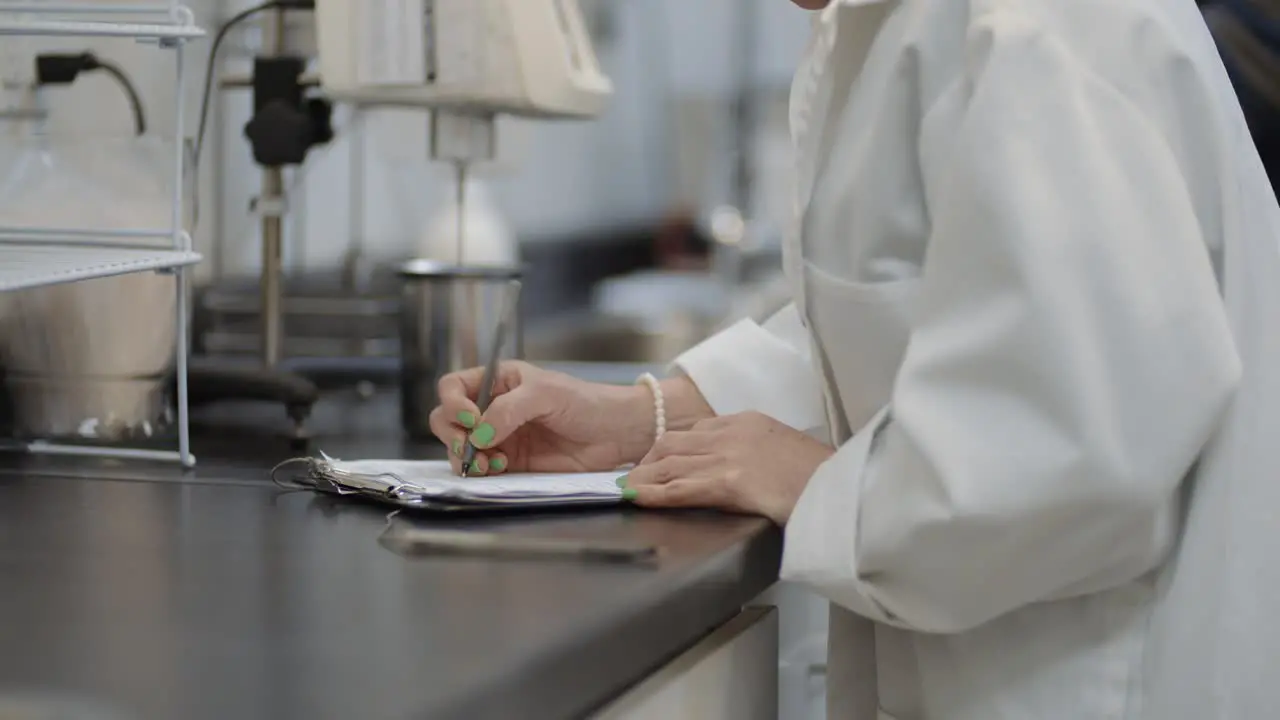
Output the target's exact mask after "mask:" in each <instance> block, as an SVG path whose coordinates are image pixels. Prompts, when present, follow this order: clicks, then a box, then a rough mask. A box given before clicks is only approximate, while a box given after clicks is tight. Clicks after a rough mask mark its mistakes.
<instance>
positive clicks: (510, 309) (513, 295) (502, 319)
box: [462, 280, 520, 477]
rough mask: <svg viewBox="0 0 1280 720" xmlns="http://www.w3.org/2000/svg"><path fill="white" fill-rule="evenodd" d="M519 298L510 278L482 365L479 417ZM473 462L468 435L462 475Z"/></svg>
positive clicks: (473, 451) (495, 376)
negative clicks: (487, 358)
mask: <svg viewBox="0 0 1280 720" xmlns="http://www.w3.org/2000/svg"><path fill="white" fill-rule="evenodd" d="M519 298H520V281H519V280H512V281H511V282H510V283H508V284H507V288H506V293H505V295H504V297H503V303H502V310H501V314H500V315H499V316H498V327H497V328H496V329H495V330H494V331H493V335H494V337H493V344H492V345H490V346H489V362H488V363H487V364H486V365H485V366H484V379H483V380H481V381H480V397H479V398H477V399H476V406H477V407H478V408H479V409H480V416H481V417H483V416H484V413H485V411H487V410H488V409H489V403H490V402H492V401H493V384H494V382H495V381H497V379H498V363H499V362H500V361H501V359H502V348H503V346H504V345H506V344H507V333H508V332H510V326H511V324H512V323H513V322H515V315H516V303H517V301H518V300H519ZM475 462H476V446H475V445H474V444H472V442H471V436H470V435H468V436H467V440H466V447H465V448H464V449H463V451H462V476H463V477H466V476H467V475H468V474H470V472H471V466H472V465H475Z"/></svg>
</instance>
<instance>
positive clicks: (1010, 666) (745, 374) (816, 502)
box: [677, 0, 1280, 720]
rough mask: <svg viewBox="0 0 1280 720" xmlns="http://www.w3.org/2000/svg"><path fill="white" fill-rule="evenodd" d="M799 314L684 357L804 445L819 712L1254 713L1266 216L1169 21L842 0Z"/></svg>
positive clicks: (811, 156)
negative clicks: (818, 641)
mask: <svg viewBox="0 0 1280 720" xmlns="http://www.w3.org/2000/svg"><path fill="white" fill-rule="evenodd" d="M792 124H793V131H794V132H793V134H794V139H795V141H796V144H797V149H798V157H799V167H798V183H797V193H796V196H797V197H796V200H797V211H796V215H797V223H796V228H795V232H794V233H793V234H792V238H791V239H790V240H789V241H788V247H787V253H786V265H787V271H788V274H789V277H790V279H791V281H792V283H793V289H794V298H795V303H794V304H793V305H791V306H789V307H788V308H787V309H785V310H784V311H783V312H781V313H780V314H779V315H777V316H775V317H774V318H772V319H771V320H769V321H768V322H766V323H765V324H764V325H763V326H761V325H756V324H754V323H751V322H743V323H739V324H737V325H735V326H732V327H730V328H729V329H727V330H726V331H724V332H723V333H721V334H719V335H717V336H715V337H713V338H712V339H710V340H708V341H707V342H705V343H703V344H702V345H699V346H698V347H696V348H694V349H692V350H691V351H689V352H688V353H687V354H685V355H683V356H682V357H681V358H679V359H678V360H677V365H678V367H679V368H680V369H681V370H683V372H685V373H686V374H687V375H689V377H691V378H692V379H693V380H694V382H695V383H696V384H697V385H698V386H699V388H700V389H701V390H702V392H703V394H704V395H705V396H706V398H707V400H708V401H709V402H710V404H711V405H712V407H713V408H715V410H716V411H717V412H718V413H720V414H729V413H734V412H739V411H745V410H759V411H762V412H765V413H767V414H769V415H772V416H774V417H776V418H778V419H780V420H782V421H784V422H786V423H788V424H790V425H791V426H793V427H796V428H799V429H803V430H806V431H811V432H826V433H829V435H830V437H831V438H832V439H833V440H834V442H835V444H836V445H837V446H838V448H839V450H838V452H837V453H836V454H835V456H834V457H833V458H832V459H831V460H830V461H829V462H827V463H826V464H824V465H823V466H822V467H820V468H819V469H818V471H817V472H816V474H814V475H813V477H812V478H811V479H810V481H809V484H808V486H807V489H806V490H805V492H804V494H803V496H802V497H801V498H800V501H799V504H798V506H797V507H796V508H795V512H794V514H793V516H792V518H791V521H790V523H789V524H788V526H787V528H786V547H785V553H784V560H783V567H782V574H783V577H784V579H787V580H792V581H796V582H799V583H803V584H804V585H807V586H809V587H811V588H813V589H815V590H816V591H817V592H819V593H821V594H822V595H824V596H825V597H827V598H828V599H829V600H831V602H832V603H833V612H832V618H831V620H832V624H831V638H830V650H829V653H830V658H829V673H830V674H829V676H828V687H829V696H828V701H829V716H830V717H831V718H833V720H846V719H853V720H870V719H871V718H876V717H879V718H881V719H882V720H883V719H885V718H893V719H895V720H918V719H929V720H934V719H938V718H944V719H946V720H1095V719H1102V718H1107V719H1120V718H1124V719H1136V718H1141V719H1145V720H1183V719H1185V720H1236V719H1239V720H1255V719H1257V718H1264V717H1275V715H1276V713H1277V712H1280V711H1278V710H1277V708H1280V683H1278V682H1277V681H1276V678H1275V677H1274V673H1275V670H1276V668H1280V618H1277V617H1276V612H1277V608H1280V561H1276V560H1275V556H1276V555H1277V554H1278V553H1280V470H1278V469H1277V468H1278V467H1280V462H1278V461H1280V451H1277V450H1276V449H1275V448H1276V447H1277V446H1280V417H1278V416H1277V413H1278V412H1280V328H1278V327H1277V326H1278V325H1280V244H1278V242H1277V241H1278V240H1280V210H1278V209H1277V206H1276V202H1275V199H1274V197H1273V195H1272V192H1271V190H1270V187H1269V185H1268V183H1267V178H1266V175H1265V173H1264V172H1263V169H1262V166H1261V163H1260V162H1259V160H1258V157H1257V153H1256V152H1255V150H1254V149H1253V145H1252V143H1251V141H1250V139H1249V136H1248V133H1247V129H1246V126H1245V122H1244V119H1243V117H1242V115H1241V112H1240V111H1239V108H1238V105H1237V104H1236V101H1235V99H1234V94H1233V92H1232V90H1231V87H1230V85H1229V83H1228V80H1227V77H1226V75H1225V73H1224V71H1223V69H1222V67H1221V65H1220V63H1219V60H1218V56H1217V53H1216V51H1215V48H1214V45H1213V42H1212V40H1211V39H1210V37H1209V35H1208V33H1207V32H1206V30H1205V28H1204V26H1203V22H1202V20H1201V18H1200V16H1199V13H1198V11H1197V9H1196V7H1195V5H1194V4H1193V2H1191V0H1072V1H1071V2H1063V0H898V1H897V2H893V1H891V0H887V1H885V2H876V1H875V0H864V1H862V2H856V1H852V0H837V2H836V4H835V5H833V6H831V7H828V8H827V10H826V11H824V12H822V13H821V14H820V16H819V17H818V19H817V20H816V22H815V31H814V39H813V42H812V45H811V48H810V52H809V53H808V57H807V58H806V60H805V63H804V65H803V67H802V68H801V70H800V72H799V74H798V76H797V79H796V84H795V86H794V88H793V99H792Z"/></svg>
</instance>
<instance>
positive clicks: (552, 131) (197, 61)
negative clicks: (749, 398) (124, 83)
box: [0, 0, 808, 276]
mask: <svg viewBox="0 0 1280 720" xmlns="http://www.w3.org/2000/svg"><path fill="white" fill-rule="evenodd" d="M587 1H588V2H598V3H601V4H604V5H608V6H610V7H611V8H612V9H613V10H614V11H615V12H616V17H615V18H614V19H615V24H614V27H615V28H616V33H615V35H614V38H613V40H612V41H611V42H610V43H608V44H607V45H606V46H605V47H602V48H599V52H600V55H601V61H602V62H603V63H604V64H605V66H606V70H607V72H608V73H609V74H610V75H611V77H612V79H613V81H614V84H615V87H616V89H617V94H616V96H615V98H614V99H613V101H612V104H611V106H610V109H609V110H608V112H607V113H606V114H605V115H604V116H603V117H601V118H600V119H598V120H597V121H595V122H592V123H563V124H562V123H540V124H531V123H522V122H518V121H510V122H507V123H505V124H504V130H505V132H503V134H502V135H501V136H500V143H501V144H502V146H503V153H504V158H506V159H507V160H508V162H507V163H505V164H504V165H503V166H500V167H498V168H495V169H494V170H493V171H492V172H491V173H490V174H491V176H492V186H493V190H494V194H495V196H496V199H497V201H498V204H499V207H500V208H501V210H502V211H503V212H504V214H505V215H506V216H507V219H508V220H509V221H510V222H511V223H512V225H513V226H514V227H515V229H516V230H517V232H518V233H519V234H520V235H521V236H522V238H536V237H542V236H546V235H548V234H554V233H562V232H573V231H576V230H582V229H584V228H592V227H601V226H606V225H608V224H609V223H612V222H619V221H628V220H644V219H650V218H653V217H654V216H656V215H658V214H660V213H661V212H663V210H664V209H665V208H666V207H667V206H668V204H669V203H670V202H671V201H672V200H673V199H674V198H673V192H674V191H673V187H674V183H673V181H672V179H673V178H672V174H673V173H674V159H673V158H672V157H671V155H672V138H671V132H670V130H671V124H672V108H671V99H672V98H673V97H675V96H681V95H690V94H693V95H702V96H707V97H713V98H716V97H719V98H723V97H724V96H725V95H726V93H728V92H729V90H730V88H731V87H732V83H733V81H734V79H735V71H734V66H733V57H734V56H733V53H732V50H733V46H732V42H733V40H734V32H735V30H736V23H735V21H734V13H735V12H740V11H742V10H741V8H744V7H748V6H752V7H753V8H754V11H755V12H757V13H758V16H757V17H758V20H759V27H760V33H759V37H758V38H757V46H756V47H757V50H756V52H757V57H756V61H757V63H758V65H759V78H760V81H761V82H762V83H764V84H768V85H774V86H783V85H785V83H786V82H787V81H788V79H789V76H790V73H791V68H792V66H793V64H794V62H795V59H796V58H797V57H798V55H799V53H800V51H801V48H802V46H803V44H804V41H805V38H806V37H807V33H808V19H807V17H806V14H805V13H803V12H801V11H798V10H796V9H795V8H794V7H792V6H791V5H790V3H788V2H786V0H587ZM250 4H252V3H251V2H245V0H225V2H219V0H191V5H192V7H193V9H195V10H196V11H197V15H198V17H199V18H200V20H201V21H202V22H204V23H205V24H206V26H207V27H212V26H213V23H214V22H215V21H216V19H217V18H224V17H227V16H229V15H230V14H231V13H232V12H234V11H236V10H238V9H240V8H242V7H246V6H248V5H250ZM584 4H586V3H585V2H584ZM252 40H253V38H252V35H250V36H249V37H248V38H247V41H249V42H252ZM5 42H6V45H8V43H9V42H10V39H6V40H5ZM41 42H42V43H43V46H48V45H50V44H51V43H49V42H47V41H41ZM58 44H59V45H61V46H62V47H66V48H68V49H83V48H85V47H92V48H93V49H95V50H98V51H99V52H101V53H102V54H103V55H104V56H107V57H110V58H111V59H113V60H115V61H117V62H119V63H120V64H122V65H123V66H124V67H125V68H126V69H127V70H128V71H129V72H130V73H131V74H132V75H133V76H134V77H135V79H136V80H137V82H138V84H139V85H140V86H141V89H142V93H143V96H144V99H145V101H146V103H147V107H148V111H149V113H150V117H151V121H152V126H153V127H154V128H155V129H156V131H158V132H171V128H172V120H173V118H172V112H171V105H172V103H171V100H172V92H171V89H170V88H171V87H172V82H171V80H172V77H173V74H172V68H173V65H172V58H171V56H170V55H168V54H166V53H162V52H159V51H157V50H156V49H154V48H151V47H144V46H136V45H132V44H129V43H124V42H118V41H95V42H92V43H83V42H79V43H76V42H72V43H66V42H60V43H58ZM208 48H209V43H208V41H205V42H201V43H197V44H195V45H193V46H192V52H190V53H189V55H190V61H189V62H188V76H189V79H190V80H191V82H189V83H188V86H189V90H188V97H187V107H188V108H189V115H188V117H189V119H190V121H191V122H189V124H188V130H189V131H193V129H194V118H195V110H196V108H197V106H198V90H199V88H198V85H199V81H200V80H201V79H202V75H203V71H204V61H205V56H206V55H207V53H208ZM4 50H5V52H4V53H0V62H4V58H5V57H9V58H13V57H15V56H17V57H20V56H21V54H22V53H21V52H15V51H16V50H17V46H9V47H6V48H5V49H4ZM229 54H230V55H232V57H229V58H228V59H227V61H226V62H225V63H224V69H225V72H241V73H242V72H244V71H246V70H247V69H248V60H247V59H246V57H245V56H244V53H239V57H236V55H237V53H235V52H234V48H232V52H231V53H229ZM12 62H13V61H12V60H11V61H10V64H12ZM19 62H26V63H29V62H30V60H29V56H28V58H27V59H26V60H24V61H19ZM8 70H9V71H11V70H12V68H8ZM55 95H56V97H54V98H53V99H52V103H51V107H52V110H53V117H54V119H55V124H56V125H57V126H58V127H60V128H62V129H68V130H70V129H79V128H86V129H89V128H92V129H94V130H95V131H97V132H102V131H112V132H119V133H121V134H124V133H127V132H128V131H129V122H130V116H129V114H128V108H127V105H126V104H125V103H124V100H123V97H122V96H120V95H119V92H118V90H117V89H116V88H114V87H112V86H111V84H110V81H109V80H108V79H106V78H97V77H92V78H87V79H86V80H84V81H82V83H81V84H79V85H77V86H76V87H75V88H74V89H73V90H69V91H59V92H57V93H55ZM216 100H217V101H218V102H217V103H216V104H215V107H216V108H217V110H216V116H215V118H214V121H215V124H214V125H213V128H214V131H212V132H211V137H210V139H209V141H208V143H207V146H206V157H205V159H204V163H203V166H202V178H201V184H200V188H201V211H202V218H201V225H200V227H199V228H198V233H197V243H198V245H199V247H200V249H201V250H203V251H204V252H206V253H207V254H210V255H212V253H211V252H210V251H211V250H212V242H213V239H214V238H215V237H217V238H220V239H221V246H222V249H223V253H222V256H221V260H222V263H223V264H224V266H225V269H226V270H227V271H229V272H236V273H239V272H245V271H250V272H251V271H254V270H255V269H256V267H257V265H258V253H259V250H258V234H257V233H258V228H257V220H256V218H254V217H252V216H251V215H250V213H249V210H248V208H249V202H250V199H251V197H252V196H253V195H254V194H255V193H256V192H257V190H258V183H259V179H260V173H259V171H258V169H257V168H256V167H255V166H254V165H253V163H252V160H251V158H250V155H249V147H248V144H247V142H246V141H245V140H244V139H243V135H242V128H243V125H244V123H245V122H246V120H247V118H248V106H249V101H250V99H249V93H248V91H227V92H223V93H221V94H220V95H219V96H218V97H217V98H216ZM348 121H349V118H348V116H347V113H346V112H345V111H341V110H340V112H339V113H338V115H337V117H336V118H335V122H337V123H338V124H339V132H340V133H342V136H341V137H340V138H339V139H338V140H337V141H336V142H335V143H333V144H332V145H330V146H328V147H325V148H321V149H319V150H318V151H316V152H315V153H314V154H313V156H312V157H311V159H310V160H309V161H308V164H307V166H306V167H305V168H304V169H302V170H301V171H300V172H298V173H291V175H292V177H290V178H289V180H288V183H289V184H290V186H291V187H292V188H293V193H292V196H291V203H290V208H291V220H290V222H289V229H288V240H287V245H286V254H287V258H286V261H287V262H288V263H290V264H291V265H292V266H295V267H296V266H299V265H305V266H310V267H316V266H326V265H333V264H334V263H336V262H338V261H339V260H340V258H341V257H342V256H343V254H344V252H345V250H346V247H347V241H348V238H349V237H350V235H351V233H350V232H349V229H350V217H351V216H350V212H349V210H350V195H351V191H352V187H353V185H352V183H351V182H350V178H351V177H352V166H351V147H350V142H351V135H350V133H344V132H343V131H344V130H346V129H348ZM367 121H368V123H369V126H368V132H367V133H366V134H365V138H366V140H367V142H366V143H365V146H364V148H365V150H364V151H365V153H366V163H365V174H364V179H365V183H364V193H365V197H366V211H365V215H366V222H365V223H364V233H363V234H364V236H365V237H364V240H365V243H364V246H365V250H366V251H367V252H369V253H371V254H372V255H374V256H395V255H400V254H403V253H405V252H407V251H408V250H409V248H410V247H411V244H412V241H413V238H414V237H415V235H416V232H417V228H418V226H419V225H420V224H421V222H422V220H423V217H424V215H425V213H426V212H428V211H429V209H430V208H431V207H432V206H433V205H434V204H435V203H436V202H440V201H441V194H442V192H451V185H449V184H446V183H445V182H444V180H445V178H444V177H443V175H442V173H443V169H442V168H439V167H437V166H435V165H432V164H429V163H428V161H427V160H426V147H425V136H426V127H427V125H426V120H425V117H423V116H421V115H419V114H417V113H413V112H405V111H402V112H388V113H379V114H376V115H374V116H371V117H369V118H368V119H367ZM215 159H216V162H215ZM219 164H220V165H221V167H220V170H221V176H222V182H220V183H218V182H215V181H214V177H213V170H214V168H215V166H217V165H219ZM720 174H722V173H719V172H718V171H717V172H716V175H720ZM355 187H357V188H358V187H359V185H358V184H357V185H355ZM214 269H215V264H214V263H213V262H212V261H211V262H207V263H205V265H204V266H203V268H202V273H203V274H204V275H206V276H208V275H209V273H211V272H212V271H213V270H214Z"/></svg>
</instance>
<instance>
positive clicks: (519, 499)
mask: <svg viewBox="0 0 1280 720" xmlns="http://www.w3.org/2000/svg"><path fill="white" fill-rule="evenodd" d="M291 467H292V468H295V470H296V469H299V468H300V469H301V472H296V471H295V472H293V473H292V474H289V475H287V476H286V475H285V474H284V471H285V470H286V469H288V468H291ZM616 477H617V473H582V474H560V475H551V474H511V475H501V476H492V477H479V478H459V477H456V476H454V475H453V474H452V470H451V469H450V467H449V463H448V462H447V461H441V460H419V461H412V460H362V461H354V462H344V461H342V460H336V459H334V458H330V457H329V456H327V455H324V453H321V457H318V458H310V457H309V458H293V459H290V460H286V461H284V462H282V463H280V464H279V465H277V466H276V467H275V468H273V469H272V471H271V479H272V481H273V482H275V483H276V484H277V485H279V486H281V487H283V488H286V489H290V490H311V491H314V492H319V493H324V494H327V495H334V496H344V497H355V498H361V499H366V500H372V501H374V502H378V503H381V504H384V505H390V506H394V507H396V508H399V509H403V510H418V511H427V512H436V513H481V512H511V511H516V510H549V509H564V508H602V507H610V506H618V505H622V504H623V503H624V502H625V501H624V499H623V492H622V489H621V488H619V487H618V486H617V484H616V482H615V479H616Z"/></svg>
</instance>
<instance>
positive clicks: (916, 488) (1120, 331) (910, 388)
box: [783, 25, 1241, 633]
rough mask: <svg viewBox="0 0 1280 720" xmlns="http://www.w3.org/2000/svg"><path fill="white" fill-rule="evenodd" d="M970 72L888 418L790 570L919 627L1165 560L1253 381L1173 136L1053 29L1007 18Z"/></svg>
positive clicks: (812, 512) (976, 52)
mask: <svg viewBox="0 0 1280 720" xmlns="http://www.w3.org/2000/svg"><path fill="white" fill-rule="evenodd" d="M967 59H968V63H967V67H966V70H965V77H964V78H963V79H962V80H960V81H958V82H956V83H955V84H954V86H953V87H952V88H951V89H950V90H948V91H947V93H946V94H945V95H944V96H943V97H942V98H941V99H940V100H939V101H938V103H937V105H935V106H932V107H931V108H930V111H929V112H928V113H926V114H925V117H924V122H923V124H922V131H921V132H922V136H921V142H920V145H919V147H920V152H921V158H920V162H921V167H922V171H923V177H924V186H925V193H926V200H927V207H928V209H929V215H930V219H931V234H930V237H929V244H928V249H927V251H926V256H925V259H924V264H923V269H922V272H921V278H920V284H919V286H918V287H919V296H918V297H917V298H916V301H918V304H917V305H915V306H913V310H912V320H911V327H910V339H909V342H908V345H907V350H906V353H905V355H904V358H903V362H902V364H901V366H900V368H899V370H898V374H897V376H896V378H895V383H894V388H893V392H892V395H891V399H890V402H889V405H888V407H886V408H884V410H883V411H882V412H881V413H880V415H879V416H878V417H876V418H875V419H874V420H873V421H872V422H871V423H870V424H869V425H868V426H867V427H865V428H863V429H862V430H861V431H860V432H859V433H857V434H856V435H855V437H854V438H853V439H852V440H851V441H849V442H848V443H847V444H845V445H844V446H842V447H841V448H840V449H839V450H838V452H837V453H836V455H835V456H834V457H833V458H832V459H831V460H830V461H829V462H827V463H826V464H824V465H823V466H822V467H820V469H819V470H818V471H817V472H816V474H815V475H814V476H813V477H812V478H811V480H810V482H809V484H808V486H807V488H806V490H805V491H804V493H803V495H802V497H801V498H800V501H799V503H798V505H797V507H796V508H795V511H794V513H793V515H792V516H791V519H790V521H789V523H788V525H787V528H786V546H785V551H784V561H783V577H784V579H788V580H794V581H799V582H802V583H805V584H807V585H809V586H811V587H813V588H815V589H816V590H817V591H818V592H820V593H822V594H824V595H826V596H827V597H828V598H829V599H830V600H832V601H833V602H835V603H837V604H839V605H842V606H844V607H846V608H848V609H850V610H852V611H854V612H857V613H859V614H862V615H864V616H866V617H869V618H871V619H873V620H876V621H879V622H882V623H888V624H892V625H895V626H898V627H903V628H907V629H911V630H916V631H921V632H936V633H955V632H962V631H965V630H967V629H971V628H974V627H976V626H978V625H981V624H983V623H985V622H987V621H990V620H993V619H995V618H997V617H999V616H1001V615H1003V614H1005V613H1007V612H1010V611H1013V610H1015V609H1018V608H1020V607H1023V606H1025V605H1028V604H1031V603H1035V602H1038V601H1043V600H1050V599H1058V598H1062V597H1069V596H1073V595H1077V594H1083V593H1088V592H1096V591H1099V590H1102V589H1105V588H1108V587H1113V586H1116V585H1119V584H1121V583H1124V582H1127V581H1130V580H1132V579H1134V578H1136V577H1140V576H1142V575H1143V574H1145V573H1147V572H1149V571H1151V570H1152V569H1154V568H1155V567H1157V566H1158V565H1159V564H1160V562H1161V561H1162V560H1163V559H1164V558H1165V557H1166V556H1167V553H1168V550H1169V548H1170V546H1171V543H1172V541H1173V538H1174V537H1175V536H1176V533H1177V512H1176V508H1177V496H1178V488H1179V486H1180V485H1181V482H1182V480H1183V479H1184V477H1185V476H1186V474H1187V473H1188V472H1189V470H1190V468H1191V467H1192V465H1193V464H1194V462H1195V460H1196V458H1197V456H1198V454H1199V453H1200V451H1201V449H1202V448H1203V446H1204V445H1205V444H1206V443H1207V441H1208V439H1209V438H1210V437H1211V435H1212V434H1213V432H1214V430H1215V427H1216V425H1217V423H1218V422H1219V420H1220V418H1221V417H1222V414H1223V412H1224V410H1225V409H1226V407H1227V406H1228V405H1229V403H1230V399H1231V397H1232V395H1233V392H1234V389H1235V387H1236V385H1237V383H1238V381H1239V376H1240V373H1241V368H1240V363H1239V358H1238V356H1237V354H1236V351H1235V346H1234V343H1233V339H1232V335H1231V332H1230V328H1229V325H1228V322H1227V318H1226V313H1225V310H1224V306H1223V304H1222V299H1221V296H1220V293H1219V288H1218V285H1217V281H1216V278H1215V273H1214V270H1213V267H1212V262H1211V260H1210V257H1209V254H1208V251H1207V250H1206V246H1205V243H1204V241H1203V238H1202V234H1201V231H1200V225H1199V224H1198V222H1197V218H1196V216H1195V215H1194V213H1193V210H1192V202H1191V198H1190V197H1189V194H1188V190H1187V188H1186V186H1185V183H1184V182H1183V177H1182V175H1181V173H1180V169H1179V166H1178V164H1177V163H1176V161H1175V158H1174V156H1173V154H1172V152H1171V150H1170V145H1169V140H1168V139H1167V138H1165V137H1163V136H1162V134H1161V132H1160V130H1159V129H1158V128H1157V126H1156V125H1155V124H1153V123H1152V122H1150V121H1149V120H1148V119H1147V118H1148V116H1147V115H1144V114H1143V113H1142V112H1141V111H1140V110H1139V109H1138V108H1136V107H1135V106H1134V105H1133V104H1131V103H1130V102H1129V101H1127V100H1126V98H1125V97H1124V96H1122V95H1121V94H1120V93H1119V92H1117V91H1116V90H1115V89H1114V88H1112V87H1110V86H1109V85H1107V84H1106V83H1104V82H1103V81H1101V80H1100V79H1099V78H1098V77H1097V76H1096V75H1095V74H1093V73H1092V72H1091V71H1090V69H1089V68H1087V67H1086V66H1085V65H1084V64H1083V63H1081V62H1079V61H1078V60H1077V59H1076V58H1074V57H1072V55H1071V54H1070V52H1069V51H1068V50H1066V49H1065V48H1064V47H1062V46H1061V45H1060V44H1059V43H1057V42H1056V41H1055V40H1053V39H1051V38H1048V37H1045V36H1044V35H1043V34H1040V33H1039V32H1038V31H1036V30H1033V29H1030V28H1027V27H1024V26H1013V25H1005V26H989V27H987V28H985V29H984V30H983V31H982V32H980V33H977V34H974V35H971V36H970V48H969V57H968V58H967ZM851 131H854V130H851ZM846 341H854V342H856V341H857V339H847V340H846Z"/></svg>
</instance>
